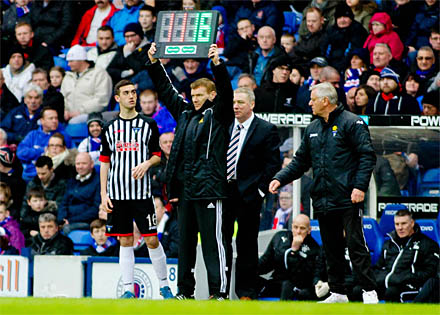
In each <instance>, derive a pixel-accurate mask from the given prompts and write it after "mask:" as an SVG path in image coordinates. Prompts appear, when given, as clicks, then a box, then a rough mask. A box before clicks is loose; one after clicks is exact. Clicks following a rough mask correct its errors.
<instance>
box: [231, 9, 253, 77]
mask: <svg viewBox="0 0 440 315" xmlns="http://www.w3.org/2000/svg"><path fill="white" fill-rule="evenodd" d="M234 26H235V27H231V28H230V32H231V33H230V34H229V39H228V41H227V42H226V46H225V50H224V52H223V55H224V56H225V57H226V58H227V61H226V65H227V66H228V68H229V67H238V68H239V69H240V71H239V72H241V71H243V72H248V73H249V72H250V69H249V61H248V54H249V53H250V52H252V51H254V50H255V49H257V47H258V42H257V38H256V36H255V35H254V33H255V25H253V24H252V22H251V21H250V20H249V19H246V18H244V19H240V20H238V21H237V23H236V25H234Z"/></svg>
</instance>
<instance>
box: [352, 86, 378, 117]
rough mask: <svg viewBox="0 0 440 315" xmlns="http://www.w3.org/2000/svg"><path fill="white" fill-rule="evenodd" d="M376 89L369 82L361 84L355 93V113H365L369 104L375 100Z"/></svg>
mask: <svg viewBox="0 0 440 315" xmlns="http://www.w3.org/2000/svg"><path fill="white" fill-rule="evenodd" d="M376 94H377V93H376V91H375V90H374V89H373V88H372V87H371V86H369V85H367V84H361V85H360V86H359V87H358V88H356V91H355V93H354V108H355V111H354V113H355V114H358V115H365V113H366V110H367V106H368V104H370V103H372V102H373V101H374V98H375V97H376Z"/></svg>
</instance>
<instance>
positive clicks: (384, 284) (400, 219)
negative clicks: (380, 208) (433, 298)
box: [375, 210, 439, 302]
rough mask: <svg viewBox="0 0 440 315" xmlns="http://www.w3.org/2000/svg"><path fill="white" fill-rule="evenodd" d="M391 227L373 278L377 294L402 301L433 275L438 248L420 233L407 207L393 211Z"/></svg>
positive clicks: (412, 295) (435, 269) (393, 300)
mask: <svg viewBox="0 0 440 315" xmlns="http://www.w3.org/2000/svg"><path fill="white" fill-rule="evenodd" d="M394 226H395V228H396V229H395V231H393V232H391V233H389V234H388V235H389V237H390V239H389V240H387V241H386V242H385V243H384V244H383V248H382V254H381V256H380V258H379V260H378V262H377V264H376V266H375V269H376V270H377V271H376V281H377V285H378V289H379V296H381V297H382V298H383V299H385V300H386V301H392V302H404V301H405V300H408V298H409V299H412V298H413V297H414V296H415V295H416V294H417V293H418V292H419V290H420V288H421V287H422V286H423V284H424V283H425V281H426V280H428V279H429V278H431V277H434V276H435V275H436V272H437V270H438V264H439V247H438V244H437V243H436V242H434V241H433V240H431V239H430V238H429V237H428V236H426V235H424V234H423V233H422V232H421V230H420V226H419V225H418V224H417V223H415V222H414V219H413V218H412V215H411V213H410V212H409V211H408V210H399V211H397V212H396V214H395V216H394Z"/></svg>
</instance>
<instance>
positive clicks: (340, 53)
mask: <svg viewBox="0 0 440 315" xmlns="http://www.w3.org/2000/svg"><path fill="white" fill-rule="evenodd" d="M335 20H336V23H335V24H334V25H333V26H331V27H329V28H328V29H327V31H326V33H325V35H324V37H323V39H322V42H321V55H322V56H325V57H326V58H327V60H328V62H329V63H330V64H331V65H332V66H333V67H335V68H336V69H338V71H340V72H342V71H344V70H345V69H344V68H345V66H346V63H345V57H346V56H347V55H348V54H349V53H350V51H351V50H353V49H355V48H362V46H363V44H364V42H365V39H366V38H367V35H368V33H367V31H366V30H365V28H364V27H363V26H362V24H361V23H359V22H357V21H355V20H354V15H353V12H352V11H351V9H350V7H349V6H348V5H347V4H346V3H345V1H344V2H340V3H339V4H338V6H337V7H336V11H335Z"/></svg>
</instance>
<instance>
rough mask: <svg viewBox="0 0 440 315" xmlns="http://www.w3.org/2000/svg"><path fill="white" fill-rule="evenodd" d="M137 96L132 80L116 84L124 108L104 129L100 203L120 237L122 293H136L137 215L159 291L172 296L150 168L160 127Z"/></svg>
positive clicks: (156, 161) (154, 160)
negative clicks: (142, 112)
mask: <svg viewBox="0 0 440 315" xmlns="http://www.w3.org/2000/svg"><path fill="white" fill-rule="evenodd" d="M136 99H137V94H136V88H135V86H134V84H133V83H132V82H130V81H128V80H122V81H120V82H118V83H117V84H116V86H115V100H116V101H117V102H119V104H120V107H121V111H120V113H119V115H118V116H117V117H116V118H114V119H113V120H111V121H110V122H108V123H107V125H106V126H105V127H104V130H103V137H102V144H101V156H100V158H99V160H100V161H101V171H100V176H101V207H103V208H104V210H105V211H106V212H107V213H108V222H107V235H108V236H119V237H120V243H121V247H120V251H119V265H120V267H121V272H122V281H123V283H124V291H125V292H124V294H123V295H122V296H121V298H132V297H134V276H133V271H134V251H133V220H134V221H135V222H136V225H137V226H138V228H139V230H140V232H141V235H142V236H143V237H144V239H145V242H146V243H147V247H148V252H149V255H150V259H151V261H152V263H153V267H154V270H155V272H156V276H157V278H158V280H159V285H160V293H161V295H162V296H163V297H164V299H169V298H173V294H172V293H171V290H170V287H169V286H168V280H167V268H166V256H165V253H164V251H163V247H162V245H161V244H160V243H159V239H158V237H157V226H156V225H157V222H156V214H155V209H154V201H153V198H152V193H151V184H150V182H151V178H150V172H149V169H150V168H151V167H152V166H154V165H157V164H159V163H160V149H159V130H158V128H157V124H156V122H155V121H154V120H153V119H151V118H148V117H146V116H144V115H140V114H139V113H138V112H136V109H135V108H136ZM122 125H124V126H125V127H123V129H124V130H122V129H121V128H122V127H121V126H122ZM119 174H124V175H123V176H122V177H120V175H119Z"/></svg>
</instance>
